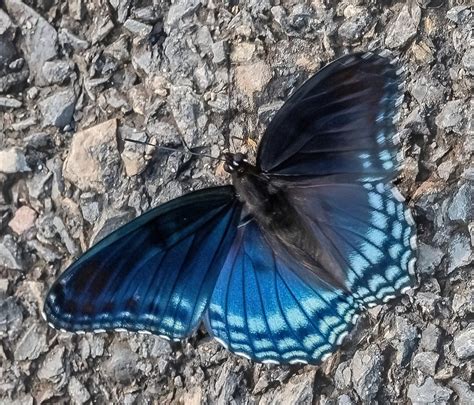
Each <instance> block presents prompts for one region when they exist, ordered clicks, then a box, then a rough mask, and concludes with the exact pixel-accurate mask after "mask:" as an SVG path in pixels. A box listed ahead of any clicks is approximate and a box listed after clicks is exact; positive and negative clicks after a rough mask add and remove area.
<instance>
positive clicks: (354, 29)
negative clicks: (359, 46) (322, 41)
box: [337, 8, 372, 44]
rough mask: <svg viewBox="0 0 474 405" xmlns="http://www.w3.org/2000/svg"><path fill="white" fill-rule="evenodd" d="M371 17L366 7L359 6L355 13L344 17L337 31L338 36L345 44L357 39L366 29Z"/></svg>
mask: <svg viewBox="0 0 474 405" xmlns="http://www.w3.org/2000/svg"><path fill="white" fill-rule="evenodd" d="M357 9H359V8H357ZM371 21H372V18H371V16H370V14H369V12H368V10H367V9H364V8H360V11H359V12H357V13H355V15H353V16H351V17H350V18H348V19H346V20H345V21H344V22H343V23H342V24H341V26H340V27H339V29H338V30H337V33H338V35H339V37H340V38H341V39H342V40H343V41H344V42H345V43H347V44H350V43H353V42H357V41H359V40H360V39H361V38H362V36H363V35H364V33H365V31H366V30H367V28H368V26H369V24H370V23H371Z"/></svg>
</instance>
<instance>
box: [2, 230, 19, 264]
mask: <svg viewBox="0 0 474 405" xmlns="http://www.w3.org/2000/svg"><path fill="white" fill-rule="evenodd" d="M1 267H5V268H7V269H12V270H22V269H23V264H22V261H21V257H20V251H19V248H18V245H17V243H16V242H15V240H14V239H13V237H12V236H11V235H5V236H4V237H3V239H0V268H1Z"/></svg>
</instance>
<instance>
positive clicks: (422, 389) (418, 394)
mask: <svg viewBox="0 0 474 405" xmlns="http://www.w3.org/2000/svg"><path fill="white" fill-rule="evenodd" d="M451 395H452V391H451V390H450V389H449V388H446V387H443V386H441V385H438V384H436V383H435V382H434V380H433V378H432V377H427V378H426V380H425V382H424V383H423V384H422V385H420V386H417V385H415V384H410V385H409V387H408V394H407V396H408V398H410V400H411V402H412V404H413V405H424V404H435V405H444V404H448V401H449V399H450V398H451Z"/></svg>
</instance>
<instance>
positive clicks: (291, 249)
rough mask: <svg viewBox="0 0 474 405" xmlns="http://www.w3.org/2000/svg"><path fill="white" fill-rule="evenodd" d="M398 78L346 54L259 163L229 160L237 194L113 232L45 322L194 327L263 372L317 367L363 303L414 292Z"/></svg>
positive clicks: (308, 91)
mask: <svg viewBox="0 0 474 405" xmlns="http://www.w3.org/2000/svg"><path fill="white" fill-rule="evenodd" d="M399 75H400V70H397V67H396V66H395V63H394V62H393V61H391V60H390V59H388V58H387V57H385V56H381V55H377V54H373V53H365V54H353V55H347V56H343V57H342V58H340V59H338V60H336V61H334V62H332V63H330V64H329V65H327V66H326V67H325V68H323V69H321V70H320V71H319V72H318V73H316V74H315V75H314V76H313V77H312V78H310V79H309V80H308V81H307V82H306V83H305V84H304V85H303V86H302V87H301V88H299V89H298V90H297V91H296V92H295V93H294V94H293V96H292V97H291V98H290V99H289V100H288V101H287V102H286V103H285V104H284V105H283V107H282V108H281V109H280V111H279V112H278V113H277V114H276V116H275V117H274V118H273V120H272V121H271V123H270V124H269V126H268V128H267V130H266V132H265V134H264V135H263V137H262V140H261V143H260V146H259V149H258V153H257V160H256V165H255V166H253V165H251V164H250V163H249V162H248V161H247V158H246V156H245V155H242V154H239V153H237V154H226V155H225V160H226V165H225V168H226V170H227V171H228V172H229V173H231V175H232V183H233V185H228V186H222V187H214V188H208V189H204V190H200V191H196V192H192V193H190V194H187V195H184V196H182V197H180V198H177V199H175V200H172V201H170V202H168V203H166V204H163V205H161V206H159V207H157V208H155V209H153V210H151V211H149V212H147V213H145V214H144V215H142V216H140V217H138V218H137V219H135V220H133V221H132V222H130V223H128V224H126V225H125V226H123V227H121V228H120V229H118V230H117V231H115V232H113V233H112V234H111V235H109V236H108V237H106V238H105V239H103V240H102V241H101V242H99V243H98V244H96V245H95V246H94V247H92V248H91V249H90V250H89V251H87V252H86V253H85V254H84V255H83V256H82V257H80V258H79V259H78V260H77V261H76V262H75V263H73V264H72V265H71V266H70V267H69V268H68V269H67V270H66V271H65V272H64V273H63V274H62V275H61V276H60V277H59V278H58V280H57V281H56V282H55V284H54V285H53V286H52V287H51V289H50V291H49V293H48V295H47V297H46V302H45V305H44V316H45V318H46V319H47V320H48V321H49V322H50V324H51V325H52V326H54V327H56V328H59V329H65V330H68V331H74V332H77V333H79V332H85V331H105V330H108V329H114V330H118V331H122V330H129V331H138V332H142V333H153V334H157V335H159V336H162V337H164V338H166V339H171V340H179V339H182V338H185V337H187V336H189V335H190V334H192V333H193V331H195V330H196V329H197V328H198V327H199V325H200V324H201V322H204V324H205V327H206V329H207V330H208V331H209V333H210V334H211V335H212V336H213V337H214V338H215V339H216V340H217V341H218V342H220V343H221V344H222V345H223V346H224V347H226V348H227V349H228V350H230V351H231V352H233V353H235V354H237V355H240V356H244V357H246V358H250V359H252V360H254V361H258V362H263V363H317V362H319V361H324V360H325V358H326V357H327V356H329V355H330V354H331V353H332V352H333V351H334V350H335V349H336V347H337V345H339V344H341V343H342V340H343V339H344V337H345V336H346V335H347V333H348V331H349V330H350V329H351V327H352V324H354V323H355V321H356V319H357V317H358V314H359V313H360V312H361V311H364V310H365V309H366V308H367V307H370V306H374V305H376V304H378V303H384V302H387V301H389V300H390V299H392V298H394V297H396V296H398V295H400V294H402V293H404V292H405V291H407V290H408V289H409V288H410V286H411V285H412V284H413V277H412V276H413V273H414V265H415V257H414V249H415V247H416V236H415V227H414V222H413V219H412V216H411V214H410V211H409V210H408V209H407V208H406V206H405V204H404V203H403V197H402V196H401V195H400V193H398V192H397V191H396V189H394V188H393V187H392V186H391V184H390V183H391V180H392V179H393V178H394V177H395V176H396V174H397V170H398V165H399V159H397V149H398V148H397V137H396V135H395V128H394V120H395V118H396V111H397V109H398V106H399V105H400V104H401V101H402V96H401V94H400V93H401V92H400V88H401V84H400V79H399Z"/></svg>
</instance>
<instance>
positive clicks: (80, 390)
mask: <svg viewBox="0 0 474 405" xmlns="http://www.w3.org/2000/svg"><path fill="white" fill-rule="evenodd" d="M67 391H68V393H69V396H70V397H71V399H72V400H73V402H74V403H75V404H83V403H85V402H87V401H88V400H89V399H90V397H91V395H90V394H89V391H87V388H86V387H84V385H83V384H82V383H81V382H80V381H79V380H78V379H77V378H76V377H74V376H73V377H71V379H70V381H69V384H68V386H67Z"/></svg>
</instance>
